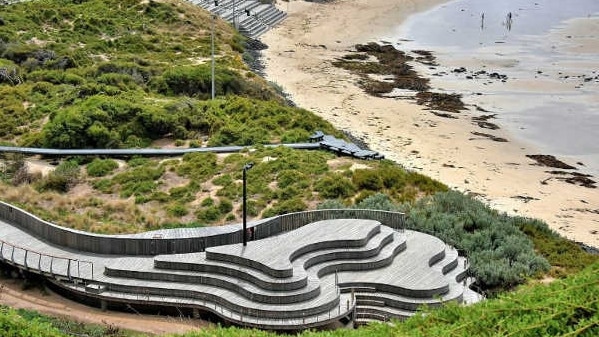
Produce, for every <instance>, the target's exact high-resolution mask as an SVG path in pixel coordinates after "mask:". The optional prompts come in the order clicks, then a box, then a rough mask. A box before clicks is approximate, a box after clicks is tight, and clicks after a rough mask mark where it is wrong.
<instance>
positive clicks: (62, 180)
mask: <svg viewBox="0 0 599 337" xmlns="http://www.w3.org/2000/svg"><path fill="white" fill-rule="evenodd" d="M79 174H80V169H79V163H77V162H76V161H72V160H67V161H63V162H62V163H60V164H59V165H58V166H57V167H56V168H55V169H54V171H52V172H50V174H48V176H46V177H45V178H43V179H41V180H40V181H39V182H38V183H37V187H38V190H40V191H47V190H53V191H57V192H63V193H64V192H67V191H68V190H69V189H71V187H73V186H75V185H76V184H77V182H78V181H79Z"/></svg>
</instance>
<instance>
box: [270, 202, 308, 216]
mask: <svg viewBox="0 0 599 337" xmlns="http://www.w3.org/2000/svg"><path fill="white" fill-rule="evenodd" d="M306 208H307V206H306V204H305V203H304V201H303V200H302V199H300V198H293V199H289V200H280V201H279V202H277V203H276V204H275V205H274V206H273V207H271V208H267V209H266V210H265V211H264V213H263V214H262V216H263V217H264V218H270V217H273V216H275V215H281V214H287V213H293V212H301V211H303V210H305V209H306Z"/></svg>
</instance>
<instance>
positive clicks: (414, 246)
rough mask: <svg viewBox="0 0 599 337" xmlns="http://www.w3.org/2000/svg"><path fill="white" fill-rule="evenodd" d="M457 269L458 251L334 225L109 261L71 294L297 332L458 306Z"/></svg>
mask: <svg viewBox="0 0 599 337" xmlns="http://www.w3.org/2000/svg"><path fill="white" fill-rule="evenodd" d="M463 266H464V263H463V261H462V258H460V257H459V256H458V254H457V251H456V250H455V249H453V248H451V247H447V246H446V245H445V244H444V243H443V242H442V241H441V240H439V239H437V238H435V237H433V236H430V235H427V234H423V233H418V232H413V231H402V232H398V231H395V230H393V229H391V228H390V227H387V226H383V225H381V224H380V223H379V222H378V221H374V220H355V219H337V220H324V221H318V222H313V223H310V224H308V225H306V226H303V227H300V228H299V229H296V230H294V231H291V232H287V233H284V234H281V235H278V236H274V237H269V238H266V239H262V240H256V241H250V242H249V243H248V245H247V246H245V247H244V246H243V245H241V244H234V245H225V246H216V247H210V248H208V249H206V251H205V252H200V253H189V254H170V255H159V256H155V257H123V258H118V259H112V260H111V261H109V262H108V263H106V265H105V270H104V275H103V276H102V277H100V278H98V279H97V280H96V282H97V286H96V287H94V288H92V290H91V291H90V290H89V289H88V290H87V291H86V289H84V288H81V286H80V285H70V287H71V290H72V291H78V292H83V293H86V294H87V295H88V296H95V297H101V298H105V299H112V300H119V301H125V300H127V301H137V302H139V303H145V304H153V303H159V302H160V303H176V304H177V305H179V306H187V307H197V308H201V309H203V310H206V311H211V312H213V313H215V314H216V315H218V316H221V317H222V318H223V319H225V320H227V321H229V322H234V323H236V324H240V325H244V326H251V327H259V328H264V329H276V330H285V329H293V330H295V329H301V328H307V327H316V326H322V325H325V324H328V323H330V322H333V321H336V320H340V319H341V318H343V317H348V316H352V312H354V310H355V317H354V318H355V320H356V322H357V323H358V324H362V323H365V322H367V321H370V320H388V319H390V318H399V319H403V318H406V317H409V316H411V315H413V314H414V313H415V312H416V310H417V309H418V307H419V306H421V305H423V304H426V305H429V306H438V305H440V304H441V303H444V302H446V301H450V300H457V301H461V298H462V295H463V292H464V286H463V285H462V284H461V283H460V281H461V280H462V279H463V276H462V275H465V274H464V273H465V269H463ZM98 289H100V290H98ZM291 322H296V323H297V324H298V325H294V324H292V323H291Z"/></svg>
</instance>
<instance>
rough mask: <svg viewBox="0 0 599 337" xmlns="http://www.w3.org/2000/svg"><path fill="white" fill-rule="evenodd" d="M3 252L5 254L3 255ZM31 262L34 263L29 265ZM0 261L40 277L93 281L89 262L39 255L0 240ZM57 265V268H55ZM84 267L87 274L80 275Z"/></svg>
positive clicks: (92, 272) (92, 271) (91, 267)
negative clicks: (48, 276) (40, 275)
mask: <svg viewBox="0 0 599 337" xmlns="http://www.w3.org/2000/svg"><path fill="white" fill-rule="evenodd" d="M5 250H6V251H7V254H5V253H4V252H5ZM31 260H33V261H34V263H31V262H30V261H31ZM0 261H3V262H6V263H9V264H12V265H15V266H18V267H22V268H23V269H25V270H29V271H32V272H35V273H38V274H42V275H50V276H52V277H56V276H62V277H66V278H68V279H80V280H86V281H87V280H92V281H93V280H94V263H93V262H91V261H87V260H79V259H74V258H69V257H61V256H56V255H51V254H46V253H40V252H37V251H34V250H31V249H28V248H24V247H21V246H17V245H14V244H12V243H10V242H6V241H4V240H0ZM57 265H59V266H58V267H57ZM60 265H62V266H60ZM86 266H88V267H89V269H88V273H85V274H82V273H81V270H82V267H83V269H85V267H86Z"/></svg>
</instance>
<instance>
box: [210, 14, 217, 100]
mask: <svg viewBox="0 0 599 337" xmlns="http://www.w3.org/2000/svg"><path fill="white" fill-rule="evenodd" d="M215 20H216V14H212V29H211V31H212V34H211V38H210V43H211V45H212V96H211V97H212V99H214V21H215Z"/></svg>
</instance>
